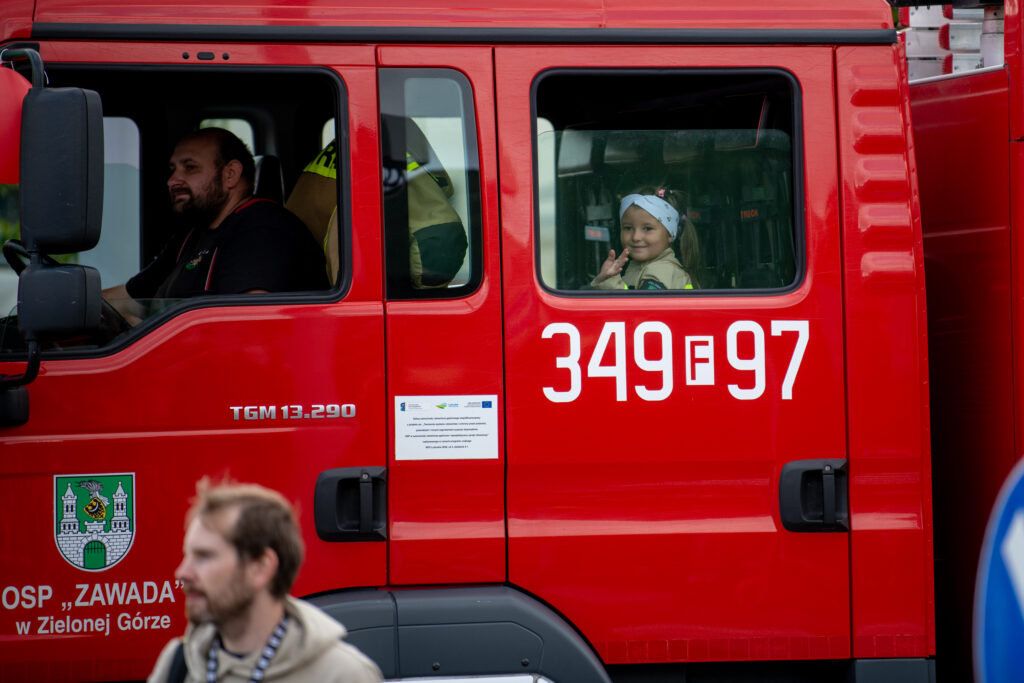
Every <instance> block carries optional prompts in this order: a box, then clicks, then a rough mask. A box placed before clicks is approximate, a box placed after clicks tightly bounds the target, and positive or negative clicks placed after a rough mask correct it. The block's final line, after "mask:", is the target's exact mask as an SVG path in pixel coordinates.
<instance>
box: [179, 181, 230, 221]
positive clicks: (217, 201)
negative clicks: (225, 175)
mask: <svg viewBox="0 0 1024 683" xmlns="http://www.w3.org/2000/svg"><path fill="white" fill-rule="evenodd" d="M227 202H228V193H227V192H225V191H224V184H223V183H222V182H221V179H220V173H218V174H217V175H215V176H214V177H213V178H212V179H211V180H210V182H209V183H207V184H206V186H205V187H204V188H203V189H202V190H200V192H199V193H198V194H193V195H192V196H191V198H189V200H188V201H186V202H185V203H184V204H183V205H182V206H181V208H180V209H175V210H174V211H173V215H174V216H175V219H176V222H180V223H182V224H184V225H187V226H188V227H190V228H192V227H195V228H209V227H212V226H211V223H213V221H214V219H215V218H217V216H218V214H220V212H221V210H222V209H223V208H224V205H225V204H227Z"/></svg>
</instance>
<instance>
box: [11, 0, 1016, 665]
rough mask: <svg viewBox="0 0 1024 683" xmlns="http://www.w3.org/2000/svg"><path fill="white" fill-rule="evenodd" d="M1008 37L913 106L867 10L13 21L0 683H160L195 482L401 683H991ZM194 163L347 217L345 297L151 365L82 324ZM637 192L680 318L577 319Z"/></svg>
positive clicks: (289, 309) (1008, 237) (299, 303)
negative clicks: (235, 492)
mask: <svg viewBox="0 0 1024 683" xmlns="http://www.w3.org/2000/svg"><path fill="white" fill-rule="evenodd" d="M1006 11H1007V14H1006V60H1005V62H1006V63H1005V66H1000V67H998V68H994V69H991V70H983V71H982V72H978V73H971V74H964V75H955V76H951V77H948V78H945V79H938V80H934V81H928V82H926V83H923V84H921V85H914V86H911V85H910V84H909V81H908V78H907V63H906V60H905V56H904V47H903V43H902V42H901V40H900V38H899V36H898V34H897V32H896V30H895V29H894V24H893V15H892V9H891V7H890V6H889V5H887V4H886V3H884V2H882V1H881V0H857V1H848V2H843V3H833V4H831V5H830V6H828V7H822V5H821V3H818V2H812V1H811V0H787V1H786V2H779V3H764V2H751V1H750V0H729V1H727V2H721V3H715V4H714V6H713V7H711V6H709V5H708V4H707V3H696V2H665V1H662V0H650V1H648V0H644V1H641V2H623V1H622V0H601V1H599V0H573V1H572V2H567V3H553V4H549V3H533V2H527V1H525V0H507V1H505V2H500V3H499V2H493V3H486V4H480V3H475V2H454V3H452V2H448V3H438V2H434V1H433V0H409V1H408V2H405V3H397V4H396V3H387V4H385V3H365V4H359V3H342V2H333V1H331V0H326V1H320V0H318V1H313V0H298V1H294V2H275V1H274V0H253V1H251V2H245V3H241V2H236V1H234V0H202V1H197V2H190V3H181V2H180V1H177V0H145V1H144V2H139V1H137V0H133V1H130V2H129V1H128V0H103V1H101V2H93V1H90V2H80V1H77V0H16V1H15V2H13V3H11V2H8V3H6V5H5V8H4V16H3V18H2V21H0V50H2V51H3V52H2V53H0V60H2V61H3V68H2V69H0V76H2V80H0V88H3V91H4V96H3V97H2V98H0V100H2V102H3V108H4V109H6V110H10V111H4V112H3V114H4V116H6V118H5V119H4V120H2V121H0V131H2V132H0V135H2V136H3V139H2V140H0V145H3V147H4V149H5V157H4V159H3V163H2V164H0V171H2V172H3V173H4V175H5V177H3V178H0V180H2V181H3V182H4V183H6V184H4V185H0V193H2V194H0V221H3V222H0V231H2V232H4V237H5V238H8V239H9V240H10V241H8V242H7V244H6V246H5V248H4V255H5V257H6V259H7V261H8V263H9V269H8V270H5V271H0V306H2V307H3V308H4V310H3V311H2V312H0V315H4V316H5V317H4V318H3V320H2V325H0V373H3V375H4V376H3V378H2V380H0V422H2V427H0V477H2V482H3V490H4V491H5V494H6V497H7V500H8V502H9V503H10V505H9V506H8V508H7V510H8V511H7V513H6V514H5V515H4V520H5V522H4V525H3V529H4V534H3V541H4V545H5V546H6V549H7V550H6V553H5V557H4V570H3V572H2V575H0V576H2V580H0V604H2V609H0V680H5V681H6V680H12V681H21V680H25V681H44V680H45V681H49V680H77V681H100V680H104V681H106V680H130V679H139V678H143V677H145V676H146V675H147V673H148V672H149V670H150V668H151V666H152V664H153V662H154V659H155V656H156V654H157V653H158V651H159V649H160V647H161V646H162V645H163V644H164V643H165V642H166V641H167V640H168V639H169V638H171V637H174V636H175V635H177V634H179V633H181V632H182V631H183V630H184V627H185V620H184V615H183V609H182V604H181V602H182V597H181V593H180V591H179V590H178V587H177V586H176V585H175V580H174V578H173V571H174V568H175V566H176V565H177V563H178V561H179V559H180V553H181V548H180V539H181V536H182V528H183V527H182V524H183V521H182V520H183V516H184V513H185V510H186V509H187V507H188V505H189V499H190V497H191V496H192V495H193V493H194V491H195V482H196V481H197V480H198V479H200V478H201V477H203V476H211V477H213V478H215V479H217V478H220V477H225V476H226V477H230V478H233V479H237V480H243V481H256V482H260V483H262V484H265V485H268V486H271V487H273V488H275V489H278V490H280V491H282V492H284V493H285V495H286V496H288V497H289V498H290V499H292V500H294V501H296V503H297V505H298V507H299V509H300V513H301V520H302V524H303V535H304V539H303V540H304V541H305V545H306V549H307V559H306V562H305V564H304V566H303V568H302V571H301V573H300V575H299V578H298V581H297V584H296V586H295V593H296V594H297V595H300V596H303V597H307V598H308V599H310V600H311V601H313V602H314V603H316V604H318V605H319V606H321V607H322V608H323V609H325V610H326V611H328V612H329V613H331V614H332V615H334V616H336V617H337V618H338V619H339V620H340V621H342V622H343V623H345V625H346V626H347V627H348V629H349V631H350V636H349V638H350V640H351V641H352V642H354V643H355V644H357V645H358V646H359V647H360V648H362V649H363V650H364V651H365V652H366V653H367V654H369V655H370V656H372V657H373V658H374V659H375V660H376V661H377V663H378V664H379V665H380V667H381V669H382V670H383V672H384V674H385V676H386V677H388V678H392V679H401V680H418V679H430V680H435V681H439V680H458V679H459V677H464V676H476V677H477V678H474V679H473V680H483V681H488V682H494V683H518V682H520V681H550V682H553V683H567V682H577V681H578V682H588V681H602V682H603V681H616V682H623V681H660V680H664V681H678V680H686V681H699V682H703V681H755V680H789V681H839V680H849V681H857V682H858V683H860V682H865V681H897V680H898V681H908V682H911V683H913V682H918V681H919V682H921V683H925V682H928V681H933V680H935V676H936V662H938V670H939V676H945V674H944V673H943V672H944V671H945V670H946V668H947V667H948V668H949V670H950V671H958V672H959V671H963V672H966V674H965V675H968V676H969V675H970V654H969V652H970V650H969V637H967V636H964V637H961V635H962V634H961V633H960V632H961V631H963V632H964V633H967V634H968V636H969V619H970V600H971V594H972V591H973V571H974V567H975V564H976V558H977V552H978V547H979V545H980V538H981V533H982V529H983V526H984V520H985V517H986V515H987V513H988V509H989V506H990V505H991V503H992V500H993V499H994V496H995V491H996V488H997V487H998V484H999V482H1001V480H1002V477H1003V476H1004V475H1005V473H1006V472H1007V471H1008V470H1009V469H1010V467H1011V466H1012V464H1013V462H1014V461H1015V459H1016V447H1015V445H1014V434H1015V430H1016V425H1017V424H1018V423H1019V422H1020V410H1019V409H1017V408H1015V405H1016V404H1015V402H1014V400H1013V395H1014V387H1016V386H1024V385H1022V384H1020V383H1018V382H1017V381H1016V377H1017V376H1018V375H1019V374H1020V372H1021V370H1020V368H1019V367H1017V365H1016V364H1015V363H1014V357H1013V354H1012V350H1013V348H1014V346H1016V345H1017V344H1015V343H1014V341H1015V340H1019V338H1020V335H1021V333H1022V331H1024V330H1022V328H1021V324H1020V323H1019V322H1018V321H1017V318H1016V317H1014V316H1013V313H1014V312H1015V311H1016V307H1015V306H1013V305H1012V304H1013V302H1014V301H1016V300H1017V298H1018V297H1019V293H1018V288H1019V285H1017V284H1016V283H1017V282H1018V281H1020V280H1021V275H1020V274H1019V273H1018V272H1017V270H1018V268H1019V259H1015V258H1013V256H1012V255H1013V254H1014V253H1020V248H1021V247H1020V246H1019V245H1017V243H1016V241H1017V238H1015V237H1013V235H1012V234H1011V231H1010V227H1009V226H1010V225H1011V220H1012V219H1013V217H1014V216H1016V215H1017V214H1018V212H1019V211H1020V207H1018V206H1017V202H1016V200H1015V198H1014V193H1013V192H1012V191H1011V189H1010V188H1011V187H1012V186H1013V183H1015V182H1016V178H1017V176H1018V174H1019V173H1020V170H1021V162H1020V160H1018V159H1017V157H1018V156H1019V154H1015V150H1016V147H1015V146H1014V145H1011V141H1014V140H1017V139H1020V138H1021V137H1022V135H1024V133H1022V131H1021V130H1020V129H1021V128H1024V107H1022V106H1021V99H1022V96H1021V88H1020V85H1019V84H1020V83H1021V79H1020V70H1021V68H1022V67H1024V65H1022V64H1021V59H1022V48H1021V44H1020V40H1021V39H1020V33H1019V32H1020V17H1019V12H1020V9H1019V7H1017V6H1016V4H1013V5H1012V6H1011V5H1008V6H1007V8H1006ZM30 85H31V86H32V87H31V89H30V88H29V86H30ZM26 92H27V95H26V94H25V93H26ZM23 95H24V97H23ZM912 119H913V127H912V126H911V121H912ZM966 121H973V122H974V124H975V125H973V126H964V125H962V123H961V122H966ZM19 124H20V128H19ZM208 126H216V127H223V128H228V129H230V130H232V131H233V132H235V133H236V134H237V135H238V136H239V137H240V138H241V139H243V141H245V142H246V143H247V145H249V147H250V148H251V150H252V151H253V153H254V154H255V155H256V157H257V168H258V173H257V179H256V187H255V192H256V194H257V196H259V197H262V198H269V199H272V200H274V201H279V202H282V203H285V204H286V205H287V206H288V207H289V208H290V209H292V210H293V211H294V212H295V213H297V214H298V215H300V216H308V215H311V211H312V210H311V209H310V207H309V206H306V205H305V203H304V202H305V199H304V197H306V195H305V194H304V193H303V192H302V191H300V190H299V187H300V186H301V185H302V184H303V183H304V182H306V181H309V180H310V178H309V176H310V175H314V176H316V177H317V178H318V179H317V180H316V182H317V183H319V184H320V185H321V186H326V187H328V188H329V190H328V198H329V202H328V205H329V206H330V207H331V209H332V210H333V219H332V220H331V221H330V223H329V224H324V225H320V226H316V225H313V226H311V229H312V230H313V231H314V232H315V233H317V237H318V238H320V237H323V238H324V239H325V245H326V246H325V249H326V254H325V256H326V260H327V262H328V263H330V264H333V266H332V268H331V276H332V285H331V286H330V288H329V289H324V290H318V291H308V292H292V293H265V294H245V295H207V296H199V297H192V298H187V299H179V300H174V299H151V300H145V301H138V302H136V303H137V304H138V305H139V307H140V308H139V310H140V311H141V313H140V314H139V315H138V316H136V317H135V318H133V319H131V320H130V321H129V320H127V319H125V317H123V316H122V315H121V312H120V311H118V310H117V308H116V306H112V305H111V302H105V301H104V300H102V299H101V297H100V289H101V288H108V287H110V286H113V285H118V284H120V283H123V282H125V281H126V280H127V279H128V278H130V277H132V276H133V275H134V274H135V273H136V272H138V271H139V270H140V269H141V268H143V267H145V266H146V265H147V264H148V263H150V262H151V261H152V260H153V259H154V258H155V257H156V255H157V254H159V253H160V251H161V249H162V248H163V246H164V244H165V243H166V242H167V240H168V238H169V234H170V233H169V230H170V227H169V225H168V221H167V214H168V211H167V196H166V181H167V159H168V156H169V154H170V151H171V149H172V148H173V145H174V143H175V141H176V140H177V139H179V138H180V137H181V136H182V135H183V134H184V133H186V132H188V131H191V130H195V129H196V128H202V127H208ZM19 142H20V166H19V165H18V164H16V163H14V162H13V161H11V159H12V158H13V154H12V151H13V148H14V147H16V146H17V144H18V143H19ZM311 162H312V163H311ZM328 167H329V168H328ZM325 169H327V170H325ZM328 170H329V172H328ZM1007 179H1009V182H1007ZM325 183H326V185H325ZM645 186H653V187H657V188H660V189H661V190H665V189H670V190H674V191H678V192H680V193H683V194H684V196H685V197H686V202H685V206H684V207H681V209H682V211H681V213H683V214H685V218H684V222H685V223H687V224H691V225H692V228H693V230H694V233H695V235H696V240H695V241H694V242H688V243H687V244H686V245H685V246H681V245H682V243H680V246H676V247H674V248H675V249H677V252H676V255H677V256H678V257H679V258H680V259H681V260H682V261H683V262H686V263H687V264H689V265H688V268H689V270H690V272H689V275H690V277H691V279H692V281H693V282H694V286H693V287H692V288H688V289H679V290H671V289H658V290H629V289H622V290H615V291H610V290H606V289H600V288H595V287H594V286H593V283H594V281H595V276H596V275H597V273H598V272H599V271H600V269H601V265H602V262H603V261H604V260H605V258H606V256H607V254H608V252H609V251H610V250H614V251H616V253H618V252H619V250H621V248H622V242H621V240H620V230H619V218H620V217H619V210H620V200H621V198H622V197H623V196H625V195H627V194H630V193H633V192H634V191H635V190H637V189H638V188H643V187H645ZM440 190H444V192H443V193H442V194H443V199H438V198H437V197H438V196H439V195H438V192H439V191H440ZM425 195H430V197H432V198H430V199H424V196H425ZM425 201H426V202H435V204H434V205H433V206H434V208H435V209H437V210H439V211H441V210H443V211H442V212H447V215H449V216H453V218H452V220H449V221H448V224H454V225H457V226H459V229H460V231H461V234H463V235H464V237H465V239H464V242H463V244H464V246H463V247H462V249H461V250H460V251H459V252H458V253H457V254H456V258H455V266H456V267H455V268H454V269H453V270H452V272H450V273H448V274H447V275H445V276H444V277H442V278H440V281H437V280H435V281H428V279H427V278H426V277H421V275H423V274H424V273H426V270H427V268H428V265H429V264H428V261H429V260H431V259H433V257H432V256H431V257H429V258H428V256H427V251H426V250H427V248H428V246H429V245H428V242H427V241H426V240H425V239H424V235H425V233H422V234H421V232H420V229H421V227H422V226H421V225H420V224H421V223H429V221H426V220H425V219H424V218H423V215H424V209H423V202H425ZM19 205H20V211H19V210H17V206H19ZM922 225H923V226H924V230H923V231H922ZM428 227H431V226H428ZM318 230H319V232H317V231H318ZM683 252H685V253H683ZM51 257H54V258H51ZM421 257H422V258H421ZM442 260H443V259H442ZM448 260H449V261H450V260H451V259H448ZM926 263H927V267H928V288H927V290H926V288H925V264H926ZM421 269H422V272H421ZM5 278H6V279H5ZM1007 283H1010V284H1007ZM979 285H980V286H979ZM4 297H6V298H4ZM926 305H927V310H928V315H927V318H926ZM8 313H9V314H8ZM929 326H930V327H929ZM1018 343H1019V342H1018ZM929 369H930V373H929ZM929 410H931V416H932V417H931V420H930V419H929V415H930V413H929ZM933 473H934V481H933ZM933 490H934V501H935V504H934V509H935V516H936V523H935V524H934V528H933V518H932V510H933ZM933 538H934V548H933ZM937 615H938V616H937ZM963 619H967V620H968V621H967V623H966V624H964V623H962V620H963ZM937 624H938V630H937ZM937 631H938V634H939V642H938V647H937V645H936V634H937ZM947 633H948V634H949V636H948V639H947V636H946V635H945V634H947ZM949 680H963V678H953V677H952V676H951V677H950V679H949Z"/></svg>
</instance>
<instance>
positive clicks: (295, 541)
mask: <svg viewBox="0 0 1024 683" xmlns="http://www.w3.org/2000/svg"><path fill="white" fill-rule="evenodd" d="M197 490H198V495H197V497H196V500H195V503H194V504H193V506H192V509H191V510H189V513H188V515H187V517H186V519H187V521H188V526H187V529H186V532H185V542H184V558H183V559H182V561H181V564H180V565H179V566H178V569H177V570H176V571H175V574H174V576H175V578H176V579H178V580H179V581H181V583H182V585H183V590H184V592H185V613H186V615H187V616H188V619H189V622H190V624H189V626H188V628H187V629H186V631H185V635H184V637H183V638H181V639H179V638H175V639H173V640H171V642H169V643H168V644H167V645H166V647H164V649H163V652H161V653H160V657H159V659H158V660H157V663H156V666H155V668H154V669H153V672H152V673H151V674H150V677H149V681H150V682H151V683H154V682H158V683H164V682H165V681H169V680H172V681H175V680H176V681H182V680H187V681H193V682H197V683H198V682H201V681H250V680H251V681H262V680H265V681H296V682H297V681H326V682H332V681H333V682H337V683H342V682H345V683H374V682H377V681H380V680H381V674H380V670H379V669H378V668H377V666H376V665H375V664H374V663H373V662H372V661H371V660H370V659H369V658H367V657H366V656H365V655H364V654H362V653H361V652H360V651H359V650H358V649H357V648H356V647H355V646H353V645H350V644H348V643H345V642H343V641H342V640H341V638H342V637H343V636H344V635H345V628H344V627H343V626H342V625H341V624H339V623H338V622H336V621H334V620H333V619H332V618H331V617H329V616H328V615H326V614H324V613H323V612H322V611H320V610H319V609H318V608H316V607H314V606H312V605H310V604H308V603H306V602H303V601H301V600H296V599H295V598H293V597H291V596H289V595H288V591H289V590H290V588H291V586H292V583H293V581H294V580H295V575H296V574H297V573H298V570H299V567H300V565H301V564H302V555H303V547H302V537H301V533H300V532H299V528H298V525H297V524H296V521H295V515H294V512H293V511H292V508H291V506H290V505H289V504H288V502H287V501H286V500H285V499H284V498H283V497H282V496H281V495H280V494H279V493H277V492H275V491H271V490H269V489H265V488H263V487H261V486H257V485H253V484H236V485H221V486H216V487H210V486H208V484H207V482H206V480H205V479H204V480H203V481H201V482H200V483H199V485H198V487H197ZM182 665H184V667H183V666H182Z"/></svg>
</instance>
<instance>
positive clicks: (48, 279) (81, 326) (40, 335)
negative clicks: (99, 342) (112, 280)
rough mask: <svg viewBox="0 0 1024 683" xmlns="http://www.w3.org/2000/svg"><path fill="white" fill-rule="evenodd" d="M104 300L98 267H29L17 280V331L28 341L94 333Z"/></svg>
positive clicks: (37, 265)
mask: <svg viewBox="0 0 1024 683" xmlns="http://www.w3.org/2000/svg"><path fill="white" fill-rule="evenodd" d="M102 300H103V299H102V294H101V287H100V273H99V271H98V270H96V269H95V268H89V267H87V266H67V265H64V266H51V265H43V264H33V265H30V266H28V267H27V268H25V270H23V271H22V273H21V276H20V277H19V278H18V329H20V330H21V334H22V336H24V337H25V339H27V340H28V341H34V340H41V339H43V340H45V339H53V338H60V337H66V336H68V335H73V334H78V333H80V332H92V331H95V330H97V329H99V326H100V304H101V302H102Z"/></svg>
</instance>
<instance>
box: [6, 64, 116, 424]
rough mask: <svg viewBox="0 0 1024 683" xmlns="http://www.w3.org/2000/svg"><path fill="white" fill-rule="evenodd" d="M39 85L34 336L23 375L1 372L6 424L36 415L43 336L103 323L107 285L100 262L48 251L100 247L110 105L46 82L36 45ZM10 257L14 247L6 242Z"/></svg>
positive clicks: (29, 99)
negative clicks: (33, 400)
mask: <svg viewBox="0 0 1024 683" xmlns="http://www.w3.org/2000/svg"><path fill="white" fill-rule="evenodd" d="M5 59H11V60H14V59H24V60H28V61H29V62H30V63H31V66H32V72H33V73H32V83H33V87H32V89H31V90H29V91H28V93H27V94H26V95H25V98H24V100H23V101H22V109H21V151H20V168H19V175H20V183H21V187H20V198H21V241H22V243H23V245H24V249H25V253H26V255H27V256H28V260H29V264H28V266H27V267H25V268H24V270H22V271H21V274H20V276H19V280H18V327H19V329H20V330H21V332H22V334H23V335H24V337H25V339H26V341H28V362H27V363H26V367H25V372H24V373H22V374H21V375H14V376H9V375H4V376H0V426H10V425H19V424H24V423H25V422H27V421H28V415H29V410H28V408H29V404H28V393H27V390H26V388H25V385H26V384H29V383H30V382H32V381H33V380H34V379H35V378H36V376H37V375H38V372H39V365H40V351H39V341H40V340H46V339H52V338H55V337H59V336H60V335H70V334H77V333H79V332H88V331H92V330H94V329H96V328H98V327H99V323H100V308H101V305H102V292H101V289H100V277H99V273H98V272H97V271H96V270H95V269H94V268H87V267H85V266H76V265H59V264H56V263H53V262H51V261H50V260H49V259H47V258H46V254H48V253H53V254H66V253H69V252H76V251H85V250H87V249H92V248H93V247H94V246H96V243H97V242H99V239H100V224H101V221H102V217H103V111H102V107H101V104H100V97H99V95H98V94H97V93H95V92H92V91H90V90H82V89H79V88H54V89H49V88H44V87H43V83H44V81H45V79H44V77H43V73H42V68H43V65H42V60H41V59H40V58H39V54H38V53H37V52H35V51H34V50H29V49H24V50H9V51H7V52H6V53H5ZM4 253H5V256H6V254H7V251H6V248H5V252H4Z"/></svg>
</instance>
